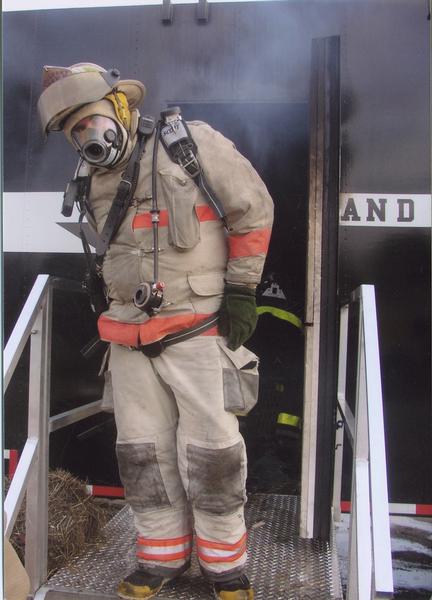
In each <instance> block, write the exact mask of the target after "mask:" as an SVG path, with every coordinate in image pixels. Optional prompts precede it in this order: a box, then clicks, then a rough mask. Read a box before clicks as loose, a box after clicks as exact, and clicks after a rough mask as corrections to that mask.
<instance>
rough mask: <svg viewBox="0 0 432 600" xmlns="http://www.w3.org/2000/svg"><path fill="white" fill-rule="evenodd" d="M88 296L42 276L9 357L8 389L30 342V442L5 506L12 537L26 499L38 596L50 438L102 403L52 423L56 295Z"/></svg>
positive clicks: (44, 557)
mask: <svg viewBox="0 0 432 600" xmlns="http://www.w3.org/2000/svg"><path fill="white" fill-rule="evenodd" d="M54 289H63V290H67V291H69V292H82V291H83V290H82V288H81V286H80V284H79V283H78V282H73V281H67V280H64V279H58V278H55V277H50V276H48V275H39V276H38V277H37V279H36V282H35V284H34V286H33V289H32V291H31V292H30V295H29V297H28V299H27V302H26V303H25V305H24V308H23V310H22V311H21V314H20V317H19V319H18V321H17V323H16V325H15V327H14V330H13V332H12V334H11V336H10V338H9V341H8V343H7V345H6V348H5V350H4V355H3V374H4V390H6V388H7V386H8V385H9V382H10V380H11V378H12V375H13V373H14V370H15V368H16V366H17V364H18V361H19V358H20V356H21V354H22V352H23V350H24V348H25V345H26V343H27V340H28V339H29V337H30V368H29V408H28V433H27V441H26V443H25V446H24V449H23V451H22V453H21V456H20V460H19V462H18V466H17V469H16V471H15V474H14V477H13V479H12V482H11V485H10V487H9V490H8V493H7V496H6V498H5V502H4V513H5V518H6V524H5V535H6V537H10V535H11V533H12V529H13V527H14V524H15V521H16V518H17V515H18V512H19V510H20V508H21V505H22V501H23V499H24V497H26V546H25V568H26V571H27V573H28V575H29V577H30V585H31V592H32V593H34V592H35V591H36V590H37V589H39V587H40V586H41V585H42V584H43V583H45V582H46V579H47V561H48V467H49V465H48V458H49V434H50V433H51V431H54V430H57V429H60V428H61V427H65V426H66V425H69V424H71V423H75V422H77V421H80V420H81V419H84V418H86V417H89V416H91V415H93V414H96V413H97V412H99V411H100V406H101V403H102V401H101V400H97V401H96V402H92V403H90V404H86V405H85V406H80V407H78V408H76V409H73V410H72V411H68V412H67V413H63V415H56V416H55V417H52V418H50V415H49V407H50V380H51V372H50V365H51V329H52V293H53V290H54Z"/></svg>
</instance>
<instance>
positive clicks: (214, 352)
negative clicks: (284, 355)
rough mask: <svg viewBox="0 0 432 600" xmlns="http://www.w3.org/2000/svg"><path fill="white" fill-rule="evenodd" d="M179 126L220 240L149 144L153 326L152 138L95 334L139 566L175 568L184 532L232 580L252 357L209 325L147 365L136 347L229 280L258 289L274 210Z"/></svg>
mask: <svg viewBox="0 0 432 600" xmlns="http://www.w3.org/2000/svg"><path fill="white" fill-rule="evenodd" d="M189 128H190V131H191V133H192V137H193V139H194V140H195V142H196V144H197V147H198V159H199V162H200V164H201V167H202V168H203V170H204V172H205V175H206V178H207V180H208V182H209V184H210V186H211V187H212V189H213V191H214V193H215V194H216V196H217V197H218V199H219V201H220V202H221V203H222V205H223V207H224V209H225V212H226V215H227V224H228V230H226V229H225V228H224V226H223V223H222V222H221V220H220V219H219V218H218V217H217V216H216V214H215V213H214V212H213V210H212V209H211V208H210V207H209V206H208V204H207V203H206V200H205V198H204V197H203V195H202V194H201V192H200V190H199V188H198V187H197V185H196V184H195V183H194V181H193V180H192V179H191V178H190V177H189V176H188V175H187V174H186V173H185V172H183V170H182V169H181V168H180V167H179V166H178V165H177V164H175V163H173V162H172V160H171V159H170V157H169V156H168V155H167V153H166V151H165V150H164V148H163V146H162V144H159V148H158V166H157V170H158V173H157V186H158V205H159V209H160V225H159V278H160V280H161V281H163V282H164V283H165V290H164V300H165V303H164V306H163V308H162V310H161V311H160V313H159V314H157V316H154V317H151V318H149V317H148V316H147V315H146V314H145V313H143V312H142V311H140V310H139V309H137V308H136V307H135V306H134V304H133V301H132V298H133V296H134V293H135V291H136V289H137V287H138V285H139V284H140V283H141V282H143V281H152V279H153V235H152V223H151V221H152V219H151V213H150V209H151V203H152V198H151V196H152V180H151V176H152V153H153V145H154V137H155V136H154V135H153V137H152V138H151V139H150V140H148V142H147V146H146V149H145V152H144V154H143V157H142V159H141V169H140V175H139V181H138V185H137V188H136V191H135V194H134V198H133V200H132V202H131V206H130V208H129V209H128V212H127V214H126V217H125V219H124V220H123V222H122V223H121V225H120V228H119V230H118V233H117V235H116V236H115V237H114V239H113V241H112V242H111V244H110V247H109V249H108V251H107V253H106V256H105V260H104V264H103V276H104V280H105V283H106V286H107V291H108V296H109V298H110V306H109V308H108V310H107V311H106V312H104V313H103V314H102V315H101V316H100V318H99V322H98V327H99V333H100V336H101V338H102V339H103V340H106V341H109V342H112V344H111V357H110V372H111V376H112V384H113V391H114V409H115V417H116V423H117V429H118V439H117V455H118V459H119V468H120V474H121V477H122V481H123V484H124V486H125V491H126V498H127V500H128V501H129V503H130V504H131V506H132V509H133V511H134V516H135V522H136V526H137V529H138V540H137V556H138V559H139V560H140V561H141V562H142V563H144V564H145V566H146V568H147V569H150V570H153V571H154V572H155V573H157V574H163V575H167V576H172V575H173V574H176V573H177V572H180V571H182V570H183V569H184V568H186V566H187V564H188V563H189V560H190V554H191V550H192V541H193V537H192V536H193V530H192V522H193V523H194V525H193V528H194V533H195V534H196V546H197V553H198V557H199V560H200V563H201V567H202V568H203V570H204V572H205V573H206V574H207V576H208V577H209V578H210V579H211V580H217V579H223V578H227V577H230V576H231V577H232V574H233V573H237V572H239V571H242V569H243V568H244V563H245V560H246V532H245V525H244V518H243V505H244V502H245V478H246V456H245V449H244V442H243V439H242V437H241V435H240V433H239V428H238V422H237V418H236V416H235V414H234V413H235V412H247V410H248V409H249V408H250V405H251V403H252V402H253V401H252V400H251V398H249V392H250V390H251V389H255V390H256V388H257V362H258V361H257V357H256V356H255V355H254V354H253V353H251V352H250V351H249V350H247V349H246V348H244V347H240V348H239V349H238V350H237V351H235V352H233V351H231V350H229V349H228V348H227V347H226V344H225V342H224V339H223V338H221V337H220V336H219V335H218V332H217V328H216V327H215V328H213V329H210V330H208V331H207V332H205V333H204V334H202V335H200V336H196V337H194V338H192V339H189V340H187V341H184V342H181V343H178V344H174V345H172V346H169V347H167V348H166V349H165V350H164V352H163V353H162V354H161V355H160V356H158V357H156V358H148V357H147V356H145V355H144V354H143V353H141V352H140V351H136V350H133V349H132V348H133V347H137V346H139V345H145V344H148V343H152V342H154V341H156V340H159V339H161V338H163V337H164V336H165V335H167V334H169V333H173V332H177V331H179V330H182V329H185V328H188V327H191V326H194V325H196V324H198V323H199V322H200V321H201V320H204V319H206V318H207V317H208V316H210V315H212V314H214V313H215V312H217V310H218V308H219V306H220V303H221V299H222V295H223V289H224V282H225V281H228V282H231V283H237V284H256V283H258V282H259V281H260V277H261V272H262V268H263V264H264V260H265V256H266V251H267V247H268V243H269V238H270V230H271V225H272V219H273V204H272V201H271V198H270V196H269V194H268V191H267V189H266V187H265V185H264V184H263V182H262V181H261V179H260V178H259V176H258V175H257V173H256V172H255V170H254V169H253V167H252V166H251V164H250V163H249V162H248V161H247V160H246V159H245V158H244V157H243V156H242V155H241V154H240V153H239V152H237V150H236V149H235V147H234V145H233V144H232V143H231V142H230V141H229V140H228V139H226V138H225V137H223V136H222V135H221V134H220V133H218V132H217V131H215V130H213V129H212V128H211V127H210V126H209V125H207V124H206V123H203V122H198V121H195V122H190V123H189ZM123 170H124V164H123V165H122V166H121V167H119V168H116V169H111V170H105V169H97V170H96V171H95V172H94V174H93V177H92V183H91V192H90V197H89V198H90V209H91V214H89V220H91V221H93V223H95V225H96V226H97V229H98V231H99V233H100V232H101V231H102V228H103V225H104V222H105V219H106V217H107V214H108V212H109V209H110V206H111V203H112V200H113V198H114V196H115V193H116V190H117V186H118V184H119V182H120V179H121V176H122V171H123ZM244 366H247V368H246V370H242V367H244ZM239 375H241V376H242V377H244V379H240V377H239ZM192 514H193V520H192Z"/></svg>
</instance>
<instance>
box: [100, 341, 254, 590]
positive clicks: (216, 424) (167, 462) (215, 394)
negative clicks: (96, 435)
mask: <svg viewBox="0 0 432 600" xmlns="http://www.w3.org/2000/svg"><path fill="white" fill-rule="evenodd" d="M257 366H258V365H257V357H256V356H255V355H254V354H253V353H252V352H250V351H249V350H247V349H246V348H244V347H240V348H239V349H238V350H236V351H235V352H233V351H231V350H229V349H228V348H227V347H226V345H225V342H224V340H223V338H221V337H219V336H213V335H201V336H197V337H194V338H192V339H189V340H186V341H184V342H181V343H179V344H174V345H172V346H169V347H167V348H166V349H165V350H164V352H163V353H162V354H161V355H160V356H158V357H156V358H148V357H147V356H145V355H144V354H142V353H141V352H140V351H137V350H130V349H128V348H126V347H124V346H121V345H118V344H112V346H111V359H110V370H111V376H112V382H113V389H114V410H115V418H116V423H117V429H118V439H117V456H118V461H119V469H120V475H121V478H122V482H123V485H124V487H125V493H126V499H127V501H128V502H129V503H130V505H131V507H132V509H133V513H134V518H135V524H136V527H137V530H138V539H137V556H138V560H139V561H140V562H141V563H142V564H143V565H145V568H146V569H147V570H151V571H152V572H154V573H155V574H159V575H164V576H168V577H173V576H175V575H176V574H177V573H180V572H181V571H183V570H184V569H185V567H186V566H187V565H188V563H189V561H190V555H191V552H192V546H193V541H194V534H195V546H196V551H197V555H198V559H199V562H200V565H201V568H202V570H203V572H204V573H205V575H206V576H207V577H208V578H209V579H210V580H212V581H217V580H223V579H229V578H230V577H232V575H233V573H236V572H241V571H242V570H243V567H244V564H245V562H246V529H245V522H244V514H243V506H244V503H245V499H246V497H245V479H246V452H245V446H244V441H243V438H242V437H241V435H240V433H239V426H238V420H237V417H236V416H235V414H234V412H237V411H240V412H247V410H248V409H250V408H251V404H253V402H254V400H253V398H254V396H255V392H256V391H257V386H258V369H257ZM245 402H246V405H245V404H244V403H245ZM248 404H249V405H248Z"/></svg>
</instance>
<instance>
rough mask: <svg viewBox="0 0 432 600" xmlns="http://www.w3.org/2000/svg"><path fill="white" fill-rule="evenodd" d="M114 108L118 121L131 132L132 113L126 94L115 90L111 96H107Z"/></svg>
mask: <svg viewBox="0 0 432 600" xmlns="http://www.w3.org/2000/svg"><path fill="white" fill-rule="evenodd" d="M105 98H106V100H109V101H110V102H111V103H112V105H113V106H114V110H115V113H116V115H117V118H118V120H119V121H120V123H121V124H122V125H123V126H124V128H125V129H126V130H127V131H130V130H131V111H130V110H129V103H128V100H127V97H126V94H124V93H123V92H118V91H116V90H113V91H112V93H111V94H107V95H106V96H105Z"/></svg>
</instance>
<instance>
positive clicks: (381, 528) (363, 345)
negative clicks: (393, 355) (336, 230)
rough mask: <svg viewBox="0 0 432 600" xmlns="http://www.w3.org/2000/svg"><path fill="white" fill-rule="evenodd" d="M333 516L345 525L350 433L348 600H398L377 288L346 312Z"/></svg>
mask: <svg viewBox="0 0 432 600" xmlns="http://www.w3.org/2000/svg"><path fill="white" fill-rule="evenodd" d="M353 303H358V304H359V323H358V353H357V376H356V405H355V416H354V415H353V414H352V412H351V409H350V407H349V406H348V403H347V402H346V396H345V393H346V373H347V358H348V356H347V355H348V334H349V331H348V329H349V327H348V319H349V310H350V305H352V304H353ZM337 401H338V425H339V428H338V430H337V433H336V462H335V480H334V488H333V516H334V520H335V521H339V520H340V518H341V515H340V500H341V479H342V456H343V441H344V431H345V432H346V434H347V437H348V440H349V442H350V444H351V446H352V448H353V468H352V486H351V501H352V506H351V522H350V535H349V568H348V586H347V596H346V598H347V600H371V599H375V598H385V597H387V598H388V597H392V596H393V572H392V558H391V545H390V520H389V507H388V492H387V467H386V454H385V437H384V418H383V405H382V391H381V369H380V356H379V343H378V325H377V315H376V303H375V289H374V286H373V285H362V286H360V287H359V288H358V289H357V290H356V291H355V292H354V293H353V294H352V297H351V302H350V303H349V304H347V305H345V306H343V307H342V309H341V315H340V334H339V371H338V398H337Z"/></svg>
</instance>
